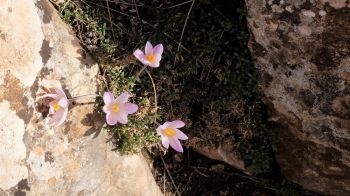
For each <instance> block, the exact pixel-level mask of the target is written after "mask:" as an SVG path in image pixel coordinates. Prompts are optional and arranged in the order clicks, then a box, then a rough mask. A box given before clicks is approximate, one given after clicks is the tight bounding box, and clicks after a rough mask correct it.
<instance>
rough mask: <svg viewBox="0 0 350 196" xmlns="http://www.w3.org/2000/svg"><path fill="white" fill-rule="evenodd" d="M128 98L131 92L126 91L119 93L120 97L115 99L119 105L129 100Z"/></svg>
mask: <svg viewBox="0 0 350 196" xmlns="http://www.w3.org/2000/svg"><path fill="white" fill-rule="evenodd" d="M128 98H129V93H128V92H124V93H122V94H121V95H119V97H117V98H116V99H115V102H116V103H117V104H118V105H121V104H124V103H126V102H127V101H128Z"/></svg>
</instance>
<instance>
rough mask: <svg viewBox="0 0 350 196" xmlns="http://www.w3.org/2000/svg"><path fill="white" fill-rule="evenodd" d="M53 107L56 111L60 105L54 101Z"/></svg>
mask: <svg viewBox="0 0 350 196" xmlns="http://www.w3.org/2000/svg"><path fill="white" fill-rule="evenodd" d="M52 107H53V109H54V110H55V111H57V110H59V109H60V108H61V106H60V105H59V104H58V103H55V104H53V106H52Z"/></svg>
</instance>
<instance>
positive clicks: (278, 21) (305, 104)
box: [246, 0, 350, 195]
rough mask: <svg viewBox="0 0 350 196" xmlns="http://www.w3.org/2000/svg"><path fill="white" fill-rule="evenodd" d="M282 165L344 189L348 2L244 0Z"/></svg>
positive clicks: (349, 138)
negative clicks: (274, 126)
mask: <svg viewBox="0 0 350 196" xmlns="http://www.w3.org/2000/svg"><path fill="white" fill-rule="evenodd" d="M246 3H247V7H248V10H249V15H250V16H249V17H248V21H249V28H250V31H251V34H252V35H251V40H250V49H251V52H252V55H253V57H254V59H255V61H256V65H257V66H258V68H259V69H260V75H261V88H262V91H263V92H264V93H265V96H266V103H267V104H268V106H269V109H270V115H271V120H272V121H274V122H276V126H277V127H276V128H275V129H274V130H273V138H272V141H273V143H274V145H275V151H276V156H277V160H278V163H279V165H280V166H281V169H282V171H283V173H284V174H285V175H286V176H287V177H288V178H289V179H291V180H292V181H294V182H296V183H298V184H300V185H302V186H303V187H305V188H307V189H310V190H314V191H318V192H322V193H325V194H332V195H349V194H350V112H349V111H350V110H349V109H350V86H349V81H350V4H349V2H348V1H346V0H283V1H282V0H280V1H273V0H246Z"/></svg>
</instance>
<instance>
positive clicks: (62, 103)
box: [58, 97, 69, 108]
mask: <svg viewBox="0 0 350 196" xmlns="http://www.w3.org/2000/svg"><path fill="white" fill-rule="evenodd" d="M68 104H69V102H68V99H67V98H65V97H62V98H61V99H60V100H59V101H58V105H60V106H61V107H63V108H66V107H68Z"/></svg>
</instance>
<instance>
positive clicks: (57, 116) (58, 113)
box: [48, 108, 65, 126]
mask: <svg viewBox="0 0 350 196" xmlns="http://www.w3.org/2000/svg"><path fill="white" fill-rule="evenodd" d="M64 111H65V109H62V108H61V109H59V110H58V111H56V112H55V113H54V114H53V116H52V117H51V119H50V120H49V122H48V124H49V125H50V126H54V125H56V126H57V125H58V123H59V122H61V119H62V117H63V115H64Z"/></svg>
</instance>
